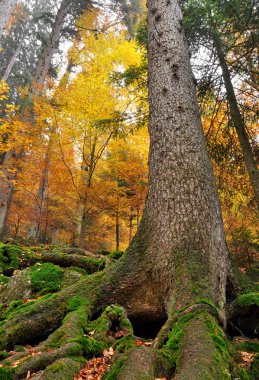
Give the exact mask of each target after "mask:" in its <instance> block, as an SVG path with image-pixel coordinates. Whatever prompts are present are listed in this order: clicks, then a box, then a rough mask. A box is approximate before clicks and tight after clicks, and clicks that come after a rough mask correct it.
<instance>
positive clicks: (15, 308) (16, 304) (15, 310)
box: [1, 294, 52, 319]
mask: <svg viewBox="0 0 259 380" xmlns="http://www.w3.org/2000/svg"><path fill="white" fill-rule="evenodd" d="M51 297H52V294H46V295H45V296H43V297H40V298H38V299H37V300H33V301H29V302H26V303H23V301H12V302H11V304H10V306H9V307H8V309H7V310H6V311H5V312H4V313H3V315H2V318H1V319H11V318H13V317H14V316H16V315H17V314H19V313H20V312H21V311H24V310H27V309H28V310H29V309H30V307H31V306H33V305H35V304H37V303H38V302H40V301H42V300H47V299H49V298H51Z"/></svg>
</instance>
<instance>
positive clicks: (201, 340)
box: [165, 311, 231, 380]
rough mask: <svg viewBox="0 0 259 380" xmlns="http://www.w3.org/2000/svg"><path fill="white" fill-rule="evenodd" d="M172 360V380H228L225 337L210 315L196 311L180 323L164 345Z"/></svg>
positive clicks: (227, 357) (173, 329)
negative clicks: (174, 370) (174, 365)
mask: <svg viewBox="0 0 259 380" xmlns="http://www.w3.org/2000/svg"><path fill="white" fill-rule="evenodd" d="M165 348H167V349H169V350H170V351H171V353H172V354H173V355H174V356H175V360H176V374H175V377H174V379H175V380H230V379H231V376H230V373H229V354H228V349H227V346H226V342H225V338H224V334H223V332H222V330H221V328H220V327H219V326H218V324H217V322H216V319H215V318H214V317H213V316H211V315H210V314H209V313H207V312H204V311H197V312H195V313H191V314H187V315H185V316H184V317H182V318H181V319H179V320H178V321H177V322H176V323H175V325H174V327H173V328H172V331H171V333H170V334H169V340H168V342H167V343H166V345H165Z"/></svg>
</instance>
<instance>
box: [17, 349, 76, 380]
mask: <svg viewBox="0 0 259 380" xmlns="http://www.w3.org/2000/svg"><path fill="white" fill-rule="evenodd" d="M82 355H83V350H82V347H81V346H80V345H79V344H77V343H68V344H66V345H64V346H63V347H61V348H58V349H56V350H52V351H48V352H43V353H41V354H39V355H35V356H32V357H30V358H28V360H25V361H24V362H23V363H22V364H20V365H19V366H18V367H17V368H16V370H15V375H14V380H22V379H24V378H25V377H26V375H27V373H28V372H29V371H30V373H35V372H37V371H40V370H42V369H45V368H46V367H48V368H49V366H50V365H51V364H52V363H54V362H55V361H57V360H59V359H63V358H67V357H81V356H82ZM76 370H77V368H76ZM74 373H75V372H74ZM48 378H50V377H48ZM62 379H63V378H62Z"/></svg>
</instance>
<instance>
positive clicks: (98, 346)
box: [70, 337, 106, 359]
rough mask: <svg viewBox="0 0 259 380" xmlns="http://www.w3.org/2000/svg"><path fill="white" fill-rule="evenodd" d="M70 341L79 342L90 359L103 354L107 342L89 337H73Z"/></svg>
mask: <svg viewBox="0 0 259 380" xmlns="http://www.w3.org/2000/svg"><path fill="white" fill-rule="evenodd" d="M70 342H75V343H79V344H80V345H81V346H82V348H83V353H84V356H85V357H86V358H87V359H90V358H92V357H93V356H100V355H102V352H103V350H104V348H105V347H106V344H105V342H98V341H97V340H96V339H93V338H87V337H80V338H75V339H71V341H70Z"/></svg>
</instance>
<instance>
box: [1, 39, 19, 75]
mask: <svg viewBox="0 0 259 380" xmlns="http://www.w3.org/2000/svg"><path fill="white" fill-rule="evenodd" d="M22 44H23V38H21V39H20V41H19V43H18V45H17V47H16V49H15V52H14V53H13V55H12V57H11V59H10V61H9V63H8V65H7V67H6V69H5V72H4V74H3V78H2V79H3V80H4V81H5V82H7V81H8V78H9V76H10V74H11V71H12V69H13V66H14V63H15V61H16V59H17V58H18V56H19V54H20V51H21V48H22Z"/></svg>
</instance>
